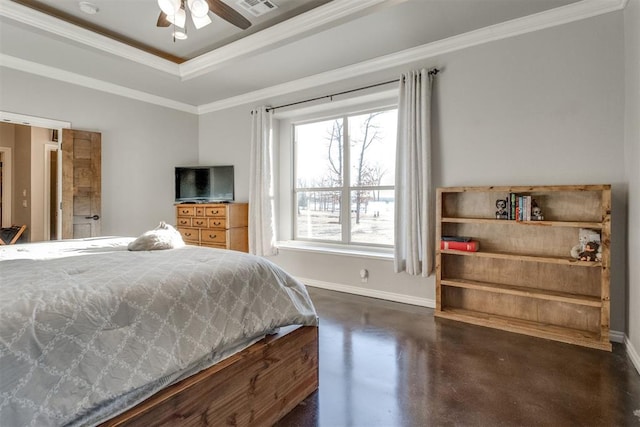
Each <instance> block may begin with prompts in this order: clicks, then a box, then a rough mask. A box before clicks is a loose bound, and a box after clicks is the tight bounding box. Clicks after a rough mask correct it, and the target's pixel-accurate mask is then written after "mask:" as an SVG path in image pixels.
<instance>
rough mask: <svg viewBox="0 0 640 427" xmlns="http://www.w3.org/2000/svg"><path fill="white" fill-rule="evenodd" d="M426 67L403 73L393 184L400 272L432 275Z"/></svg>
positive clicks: (428, 79) (428, 78)
mask: <svg viewBox="0 0 640 427" xmlns="http://www.w3.org/2000/svg"><path fill="white" fill-rule="evenodd" d="M432 79H433V76H432V73H430V72H429V71H428V70H426V69H422V70H419V71H411V72H408V73H405V74H403V76H402V78H401V79H400V94H399V103H398V139H397V149H396V183H395V188H396V190H395V196H396V200H395V203H396V204H395V253H394V255H395V257H394V258H395V259H394V268H395V271H396V272H397V273H399V272H402V271H405V272H407V273H409V274H412V275H419V274H422V275H423V276H425V277H426V276H428V275H429V274H430V273H431V272H432V271H433V264H434V259H433V258H434V247H433V245H434V242H433V240H434V218H433V217H434V214H435V212H434V203H433V191H432V189H431V187H432V184H431V83H432Z"/></svg>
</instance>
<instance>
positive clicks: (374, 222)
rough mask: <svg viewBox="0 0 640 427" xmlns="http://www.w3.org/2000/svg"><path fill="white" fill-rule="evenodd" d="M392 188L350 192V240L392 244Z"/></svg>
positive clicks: (393, 193)
mask: <svg viewBox="0 0 640 427" xmlns="http://www.w3.org/2000/svg"><path fill="white" fill-rule="evenodd" d="M394 208H395V192H394V190H381V191H377V190H376V191H352V192H351V241H352V243H368V244H376V245H393V219H394Z"/></svg>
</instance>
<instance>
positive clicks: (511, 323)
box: [438, 308, 611, 351]
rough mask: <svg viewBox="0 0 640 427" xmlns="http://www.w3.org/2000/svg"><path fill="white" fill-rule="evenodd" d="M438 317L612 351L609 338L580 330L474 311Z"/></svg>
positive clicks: (455, 311)
mask: <svg viewBox="0 0 640 427" xmlns="http://www.w3.org/2000/svg"><path fill="white" fill-rule="evenodd" d="M438 317H441V318H445V319H451V320H457V321H460V322H466V323H471V324H474V325H478V326H488V327H491V328H495V329H501V330H503V331H509V332H515V333H519V334H525V335H530V336H534V337H538V338H546V339H550V340H554V341H560V342H564V343H567V344H576V345H581V346H584V347H591V348H596V349H599V350H606V351H611V343H610V342H609V340H608V338H607V339H606V340H603V339H601V338H600V334H598V333H594V332H589V331H583V330H579V329H572V328H565V327H561V326H556V325H549V324H544V323H540V322H535V321H529V320H523V319H518V318H515V317H508V316H500V315H493V314H487V313H482V312H478V311H472V310H464V309H455V308H449V309H446V310H444V311H442V312H440V313H439V314H438Z"/></svg>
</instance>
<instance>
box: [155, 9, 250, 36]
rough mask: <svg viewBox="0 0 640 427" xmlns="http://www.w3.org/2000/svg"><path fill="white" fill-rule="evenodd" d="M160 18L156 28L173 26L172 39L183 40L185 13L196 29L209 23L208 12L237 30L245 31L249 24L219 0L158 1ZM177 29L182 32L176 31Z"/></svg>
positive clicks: (184, 34) (185, 34) (185, 22)
mask: <svg viewBox="0 0 640 427" xmlns="http://www.w3.org/2000/svg"><path fill="white" fill-rule="evenodd" d="M158 6H160V10H161V12H160V16H159V17H158V22H157V24H156V25H157V26H158V27H168V26H170V25H171V24H173V25H174V32H173V39H174V41H175V40H176V39H179V40H184V39H186V38H187V32H186V25H187V11H189V12H190V13H189V15H190V16H191V21H192V22H193V25H194V26H195V27H196V29H200V28H202V27H205V26H207V25H209V24H210V23H211V18H209V12H213V13H215V14H216V15H218V16H219V17H221V18H222V19H224V20H225V21H227V22H229V23H231V24H233V25H235V26H236V27H238V28H241V29H243V30H246V29H247V28H249V27H250V26H251V22H250V21H249V20H248V19H246V18H245V17H244V16H242V15H241V14H240V13H238V12H237V11H235V10H234V9H233V8H232V7H230V6H228V5H227V4H226V3H223V2H222V1H221V0H158ZM175 27H179V28H181V29H182V30H178V29H176V28H175Z"/></svg>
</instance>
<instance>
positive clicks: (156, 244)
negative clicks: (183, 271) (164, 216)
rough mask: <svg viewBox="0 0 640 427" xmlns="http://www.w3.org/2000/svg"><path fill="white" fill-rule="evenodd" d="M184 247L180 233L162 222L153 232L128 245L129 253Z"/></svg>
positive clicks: (146, 233)
mask: <svg viewBox="0 0 640 427" xmlns="http://www.w3.org/2000/svg"><path fill="white" fill-rule="evenodd" d="M183 246H184V241H183V240H182V236H181V235H180V232H179V231H178V230H176V229H175V228H173V227H172V226H171V225H169V224H167V223H166V222H164V221H161V222H160V225H158V226H157V227H156V228H154V229H153V230H149V231H147V232H145V233H144V234H142V235H141V236H140V237H138V238H137V239H136V240H134V241H133V242H131V243H129V246H128V249H129V250H130V251H156V250H159V249H174V248H181V247H183Z"/></svg>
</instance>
